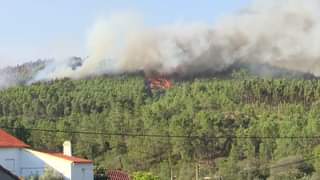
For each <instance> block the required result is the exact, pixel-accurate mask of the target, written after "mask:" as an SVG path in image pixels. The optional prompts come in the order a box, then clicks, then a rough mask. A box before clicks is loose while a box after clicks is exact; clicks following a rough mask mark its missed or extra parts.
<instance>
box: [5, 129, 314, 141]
mask: <svg viewBox="0 0 320 180" xmlns="http://www.w3.org/2000/svg"><path fill="white" fill-rule="evenodd" d="M0 128H2V129H8V130H18V131H19V130H27V131H38V132H48V133H64V134H85V135H104V136H122V137H123V136H126V137H149V138H178V139H202V138H205V139H291V140H294V139H304V140H314V139H320V136H205V135H169V134H168V135H165V134H136V133H123V132H94V131H69V130H58V129H42V128H23V127H8V126H1V127H0Z"/></svg>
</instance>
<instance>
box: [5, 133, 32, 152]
mask: <svg viewBox="0 0 320 180" xmlns="http://www.w3.org/2000/svg"><path fill="white" fill-rule="evenodd" d="M27 147H30V146H29V145H27V144H25V143H24V142H22V141H21V140H19V139H17V138H16V137H14V136H12V135H10V134H9V133H7V132H6V131H4V130H2V129H0V148H27Z"/></svg>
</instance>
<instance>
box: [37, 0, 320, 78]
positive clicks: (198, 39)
mask: <svg viewBox="0 0 320 180" xmlns="http://www.w3.org/2000/svg"><path fill="white" fill-rule="evenodd" d="M319 15H320V2H319V1H318V0H271V1H267V2H266V1H256V2H255V3H253V4H252V5H251V6H250V7H247V8H246V9H243V10H242V11H240V12H238V13H236V14H234V15H231V16H228V17H224V18H222V19H220V20H219V21H218V22H216V23H215V24H214V25H208V24H201V23H192V24H175V25H168V26H163V27H158V28H151V27H147V26H145V25H144V24H143V21H142V18H139V17H137V16H134V15H130V14H129V15H128V14H125V15H123V14H122V15H114V16H111V17H110V18H107V19H99V20H98V21H97V22H96V24H95V25H94V27H93V28H92V30H91V33H90V34H89V36H88V58H86V59H85V60H84V62H83V64H82V66H81V67H79V68H76V69H72V68H70V66H68V65H67V63H66V62H65V61H57V62H53V63H52V64H51V65H49V66H48V67H47V68H45V69H44V70H43V71H42V72H40V73H39V74H38V75H37V77H36V79H35V80H47V79H53V78H63V77H69V78H74V79H78V78H83V77H86V76H90V75H99V74H105V73H107V74H114V73H123V72H136V71H144V72H145V73H147V74H164V75H174V74H176V75H180V76H190V75H196V74H198V73H202V72H213V73H214V72H221V71H223V70H225V69H226V68H228V67H230V66H231V65H233V64H234V63H255V64H256V63H257V64H259V63H261V64H268V65H271V66H274V67H279V68H285V69H289V70H294V71H299V72H304V73H312V74H314V75H316V76H320V51H319V50H320V44H319V42H320V26H319V25H320V17H319Z"/></svg>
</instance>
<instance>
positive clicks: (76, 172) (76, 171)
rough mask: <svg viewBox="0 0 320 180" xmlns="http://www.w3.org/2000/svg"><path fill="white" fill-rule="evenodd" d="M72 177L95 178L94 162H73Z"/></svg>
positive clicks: (80, 179)
mask: <svg viewBox="0 0 320 180" xmlns="http://www.w3.org/2000/svg"><path fill="white" fill-rule="evenodd" d="M71 177H72V179H76V180H93V165H92V164H72V175H71Z"/></svg>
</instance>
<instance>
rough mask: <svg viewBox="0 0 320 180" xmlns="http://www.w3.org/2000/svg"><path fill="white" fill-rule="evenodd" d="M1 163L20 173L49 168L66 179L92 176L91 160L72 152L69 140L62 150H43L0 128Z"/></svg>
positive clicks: (25, 174) (88, 179)
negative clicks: (62, 151)
mask: <svg viewBox="0 0 320 180" xmlns="http://www.w3.org/2000/svg"><path fill="white" fill-rule="evenodd" d="M0 165H1V166H3V167H4V168H5V169H7V170H9V171H10V172H11V173H13V174H15V175H17V176H19V177H30V176H41V175H43V174H44V172H45V170H46V169H48V168H51V169H53V170H55V171H56V172H58V173H59V174H61V175H62V176H63V177H64V179H66V180H93V162H92V161H91V160H87V159H82V158H78V157H74V156H72V154H71V143H70V142H66V143H64V153H49V152H42V151H37V150H33V149H31V148H30V146H29V145H27V144H25V143H24V142H22V141H20V140H19V139H17V138H15V137H13V136H12V135H10V134H8V133H7V132H5V131H3V130H1V129H0Z"/></svg>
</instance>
